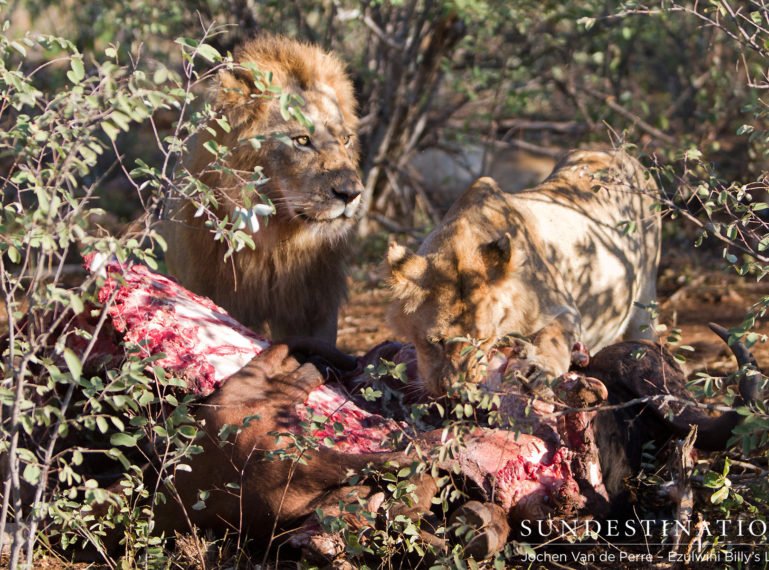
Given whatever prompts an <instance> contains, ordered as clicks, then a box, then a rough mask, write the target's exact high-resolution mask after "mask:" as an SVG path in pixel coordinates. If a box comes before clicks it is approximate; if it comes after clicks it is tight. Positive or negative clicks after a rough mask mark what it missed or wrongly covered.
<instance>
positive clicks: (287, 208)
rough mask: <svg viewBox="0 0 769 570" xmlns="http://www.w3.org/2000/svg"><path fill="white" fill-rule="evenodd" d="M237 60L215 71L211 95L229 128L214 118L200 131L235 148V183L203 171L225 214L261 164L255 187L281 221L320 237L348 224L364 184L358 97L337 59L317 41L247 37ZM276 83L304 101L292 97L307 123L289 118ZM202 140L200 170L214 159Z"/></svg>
mask: <svg viewBox="0 0 769 570" xmlns="http://www.w3.org/2000/svg"><path fill="white" fill-rule="evenodd" d="M234 59H235V61H236V62H237V64H236V65H235V66H234V68H233V69H232V70H231V71H222V72H221V73H220V81H219V83H220V84H219V86H218V88H217V94H216V101H215V104H216V107H217V108H218V110H219V111H220V112H221V113H223V114H224V115H225V116H226V117H227V120H228V121H227V122H228V123H229V131H228V132H225V129H223V128H221V126H218V125H214V127H213V130H214V131H215V134H211V133H208V134H206V135H204V137H203V138H204V139H210V138H212V137H213V138H215V140H216V142H217V143H218V144H219V145H225V146H227V147H228V148H230V149H233V152H232V155H231V157H230V159H229V160H228V164H227V166H228V167H229V168H231V169H233V170H235V171H240V174H241V178H239V180H240V182H238V177H236V176H234V175H233V176H228V175H226V174H222V173H221V172H211V171H209V172H208V173H207V175H208V176H209V179H208V180H206V179H205V178H204V177H203V176H202V175H201V178H202V179H204V181H205V182H207V183H209V185H212V186H216V187H217V189H218V190H219V191H220V192H221V193H223V194H224V195H225V198H226V199H225V200H223V201H222V206H221V207H222V209H223V210H224V212H223V213H225V214H226V213H228V211H229V210H230V209H232V208H234V207H236V206H240V205H241V204H239V202H240V201H241V197H240V193H241V188H242V177H245V178H248V175H249V173H252V172H253V169H254V167H257V166H258V167H262V168H263V173H264V175H265V176H266V177H267V178H268V179H269V180H268V182H267V183H266V184H264V185H263V186H259V187H257V188H256V190H257V191H259V192H262V193H264V194H266V195H267V196H268V197H269V198H270V199H271V200H272V202H273V203H274V204H275V206H276V209H277V212H276V216H277V218H278V220H279V223H280V222H282V223H283V225H284V226H285V225H288V226H289V227H291V226H293V228H294V231H297V230H307V229H309V230H310V231H311V232H312V233H313V234H315V235H317V236H327V237H328V236H338V235H339V233H340V232H342V233H344V232H345V230H349V229H350V228H351V227H352V225H353V223H354V220H355V217H356V215H357V213H358V211H359V209H360V208H359V206H360V201H361V198H360V196H361V193H362V192H363V186H362V184H361V181H360V178H359V176H358V173H357V166H358V146H357V140H356V137H355V132H356V129H357V126H358V118H357V115H356V112H355V100H354V97H353V90H352V84H351V82H350V80H349V79H348V77H347V75H346V73H345V71H344V67H343V64H342V63H341V61H339V59H337V58H336V57H335V56H333V55H332V54H329V53H326V52H324V51H323V50H321V49H320V48H318V47H315V46H312V45H307V44H302V43H299V42H296V41H294V40H290V39H287V38H282V37H272V36H266V37H261V38H259V39H256V40H253V41H251V42H249V43H247V44H245V45H244V46H242V47H241V48H240V49H239V50H237V51H236V52H235V58H234ZM254 69H256V70H258V72H256V74H255V73H254V71H253V70H254ZM275 86H277V87H279V88H280V91H281V92H282V93H283V94H291V95H294V96H296V97H298V98H299V99H300V100H301V101H303V102H304V105H303V106H302V105H301V103H298V104H297V103H291V102H290V103H289V104H290V105H295V106H298V107H299V108H300V109H301V112H302V113H303V114H304V115H305V116H306V117H307V118H309V119H310V121H311V122H312V126H311V127H308V126H306V125H303V124H301V123H300V121H298V120H297V119H296V118H292V117H289V118H288V119H287V120H286V117H285V116H283V115H284V113H282V112H281V103H280V101H279V99H277V98H276V97H275V96H274V91H275ZM284 96H285V95H284ZM284 111H285V108H284ZM205 142H206V140H202V141H200V142H199V144H198V145H197V149H196V151H195V153H194V156H193V159H192V161H191V170H193V172H195V171H197V172H198V173H201V172H204V171H205V169H206V167H207V165H208V164H209V163H210V162H211V160H212V158H213V156H212V155H211V154H210V153H209V152H208V151H207V150H206V149H205V148H204V146H203V145H204V143H205Z"/></svg>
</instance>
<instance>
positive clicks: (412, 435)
mask: <svg viewBox="0 0 769 570" xmlns="http://www.w3.org/2000/svg"><path fill="white" fill-rule="evenodd" d="M114 273H119V274H120V276H121V277H120V279H119V280H118V279H113V278H112V275H113V274H114ZM105 276H106V282H105V286H104V289H103V291H102V295H101V298H102V300H106V299H109V298H113V299H114V303H113V304H112V305H111V306H110V307H109V308H108V311H109V314H110V316H111V317H112V322H113V325H114V328H115V330H116V331H117V332H119V333H120V334H122V335H123V337H124V338H126V339H128V340H131V341H132V342H134V343H136V344H138V345H139V346H140V347H141V350H142V351H143V352H144V353H146V354H145V355H152V354H157V353H159V352H163V353H164V354H165V355H166V356H165V358H164V359H162V360H158V361H157V362H156V364H160V365H162V366H164V367H166V368H167V369H168V370H169V371H171V372H173V373H174V374H176V375H178V376H179V377H181V378H184V379H185V380H187V383H188V385H189V388H190V390H192V391H197V392H199V393H210V392H212V391H213V393H212V394H211V395H210V396H208V398H207V399H205V400H203V401H201V402H200V404H199V405H198V407H197V411H196V413H195V415H196V418H197V420H198V422H199V423H200V425H201V427H202V428H203V429H204V432H205V436H204V438H203V440H202V441H203V447H204V452H203V453H202V454H200V455H197V456H194V457H193V458H192V460H191V462H190V471H189V472H184V471H179V472H177V473H176V475H175V477H174V479H173V480H172V481H171V484H172V487H173V488H174V489H175V491H174V492H175V493H178V495H177V496H178V498H179V499H181V506H179V505H177V506H176V507H173V506H166V507H163V508H161V511H160V512H159V513H158V522H159V523H160V525H161V526H163V527H165V528H167V529H183V528H186V527H187V526H188V525H189V524H196V525H198V526H200V527H206V528H214V529H221V530H231V529H238V530H244V531H248V532H249V533H250V535H251V536H253V537H257V538H263V539H269V538H270V537H272V536H275V534H276V533H279V532H285V531H293V532H292V533H291V539H290V540H291V542H293V543H294V544H295V545H297V546H300V547H304V548H309V549H310V550H311V551H314V552H315V553H318V554H322V555H325V556H334V555H336V554H338V553H339V551H340V548H342V546H341V545H340V543H339V541H338V537H335V536H333V535H329V534H327V533H325V532H323V531H322V528H321V526H320V524H319V522H320V521H319V520H318V519H317V518H316V516H315V515H316V512H317V510H318V509H320V510H321V511H322V512H323V513H324V514H328V515H332V516H338V517H341V518H342V519H344V520H345V521H346V522H347V523H348V525H349V526H350V527H351V528H353V529H355V528H364V527H366V526H367V525H373V524H374V523H375V519H377V518H381V516H382V515H383V513H382V510H381V509H380V507H381V506H382V504H383V501H384V500H385V496H384V495H383V493H382V489H383V485H381V484H380V482H379V481H378V478H377V474H381V473H393V472H397V471H400V470H401V469H402V468H403V467H406V466H410V465H412V464H415V462H416V463H420V462H426V463H428V464H434V465H436V467H437V468H438V469H439V470H441V471H443V472H444V473H446V472H455V473H458V474H459V475H461V477H460V479H461V480H463V481H464V482H465V491H466V492H467V493H468V494H469V495H470V497H471V498H472V497H474V498H476V499H478V502H470V503H467V504H466V505H464V506H459V508H458V509H457V511H458V512H457V513H456V514H455V519H459V518H460V517H461V518H462V519H463V520H464V519H466V520H469V521H470V522H474V524H475V525H476V526H477V527H479V529H481V527H482V529H481V530H482V532H481V533H480V536H479V538H478V539H476V540H475V541H474V542H471V543H470V544H469V545H468V546H469V548H470V550H471V551H472V552H473V553H474V554H476V555H477V556H478V557H482V556H485V555H488V554H490V553H492V552H495V551H497V550H499V549H500V548H501V547H502V546H503V545H504V543H505V540H506V538H507V533H508V529H509V526H508V522H509V521H513V522H514V521H516V520H520V519H541V518H545V517H572V516H579V515H588V516H589V515H595V514H598V515H601V514H604V513H606V512H607V510H608V505H609V503H610V499H611V498H612V497H613V496H614V494H615V490H616V489H615V487H614V486H613V485H612V484H611V482H610V488H609V490H608V492H607V490H606V489H605V488H604V485H603V481H602V477H601V468H600V465H599V462H598V456H599V454H602V455H606V454H609V453H612V451H611V447H610V445H608V444H606V445H605V446H604V448H603V449H601V445H599V446H596V442H597V441H599V442H601V441H602V440H601V437H602V429H599V430H598V433H597V434H596V433H594V430H593V422H592V421H591V419H592V416H593V415H594V414H595V413H596V410H595V406H596V405H598V404H600V403H601V402H602V401H603V400H604V399H605V398H606V395H607V390H606V387H605V386H604V384H603V383H604V382H606V383H608V384H609V385H610V386H612V390H614V391H615V392H616V393H617V394H619V393H620V390H619V389H618V388H616V387H617V386H618V385H625V384H627V385H628V386H631V387H632V386H633V385H634V384H633V382H634V381H633V380H632V378H637V380H635V382H636V383H638V382H641V384H643V382H642V380H645V376H646V375H648V374H647V373H645V372H641V368H638V367H637V361H635V360H631V357H632V356H631V355H632V354H633V352H634V351H635V349H636V348H637V345H633V344H620V345H615V347H609V348H607V349H605V351H602V352H601V353H598V354H597V355H595V356H594V357H593V359H592V362H591V363H590V365H589V366H588V368H579V369H578V371H577V372H575V373H572V374H569V375H567V376H566V377H564V378H562V381H561V384H560V385H559V386H557V387H556V389H555V394H553V395H552V396H553V398H550V399H542V398H537V397H535V395H532V394H530V393H528V391H527V387H526V386H525V384H523V383H521V382H519V381H518V380H517V379H518V377H520V376H525V374H523V375H516V374H515V372H516V371H520V370H522V369H525V367H526V365H527V364H526V363H527V360H526V356H525V353H524V352H525V351H520V350H518V348H517V347H518V345H513V346H511V347H503V348H499V349H497V350H495V351H494V353H493V354H491V355H490V357H489V359H488V363H487V372H488V379H487V383H486V386H484V387H483V389H485V390H490V391H496V392H498V393H501V394H502V395H503V396H504V397H503V398H501V400H500V403H499V406H498V407H499V409H498V411H499V412H500V414H501V416H502V417H503V418H505V419H506V421H507V423H509V424H510V426H512V428H513V429H500V428H474V427H472V426H470V427H469V428H468V429H465V430H464V432H463V433H462V434H461V435H462V437H459V436H457V438H456V441H455V442H454V441H452V440H451V438H448V439H447V432H445V431H444V430H443V429H442V428H437V429H436V428H435V427H431V424H430V422H429V421H425V422H422V424H421V425H420V426H416V425H415V424H409V423H404V422H401V421H397V420H396V419H393V418H392V417H391V416H392V410H388V411H387V412H386V413H383V408H382V404H381V402H380V403H378V404H376V405H377V406H379V409H374V410H371V409H370V408H371V404H370V403H368V402H366V401H365V399H362V398H360V397H358V398H352V397H351V395H350V393H351V392H354V391H355V390H356V389H357V388H358V387H360V385H361V384H364V385H365V383H366V382H367V381H369V380H370V378H369V377H368V375H367V374H366V373H365V364H367V363H372V362H378V361H379V360H380V358H382V357H384V358H386V359H388V360H392V361H395V362H401V363H405V364H406V365H407V366H406V375H407V376H409V377H410V382H409V383H407V384H405V385H403V384H402V383H401V384H400V386H398V390H399V392H402V393H404V394H405V395H404V396H403V398H404V400H405V401H406V403H408V401H409V400H411V401H417V400H419V399H420V398H421V397H422V396H424V393H423V391H422V390H421V389H420V382H419V379H418V377H417V375H416V370H415V366H414V362H415V359H414V354H413V347H409V346H403V345H397V344H395V343H387V344H385V345H383V346H380V347H377V348H376V349H374V350H372V351H370V352H369V354H368V355H367V356H366V357H364V358H363V359H361V361H360V362H359V363H357V364H359V367H358V368H357V370H355V371H348V372H347V373H346V374H343V376H344V377H343V378H342V380H343V382H332V383H329V382H327V379H326V377H325V376H324V375H322V374H320V373H319V371H318V367H317V366H315V365H313V364H311V363H305V364H302V363H301V362H299V361H297V360H296V359H294V358H293V357H292V356H291V355H290V354H289V349H288V348H287V347H285V346H273V347H270V348H267V349H266V350H265V347H266V346H268V345H269V342H268V341H266V340H265V339H258V338H253V335H249V333H248V331H245V330H244V329H242V327H239V325H238V324H237V323H235V322H234V321H233V320H232V319H230V318H229V317H227V316H226V314H224V312H223V311H221V310H220V309H219V308H218V307H216V306H215V305H213V304H211V303H210V301H208V300H206V299H203V298H199V297H197V296H194V295H192V294H190V293H189V292H187V291H185V290H184V289H182V288H181V287H179V286H178V284H176V283H174V282H173V281H171V280H168V279H167V278H164V277H162V276H159V275H157V274H154V273H152V272H149V271H148V270H146V268H141V267H140V266H134V267H119V266H116V265H115V264H112V265H108V266H107V268H106V269H105ZM140 337H141V338H140ZM193 337H195V338H193ZM110 338H113V336H112V333H110V334H108V335H105V339H104V343H103V344H100V345H99V346H101V347H102V348H103V350H102V352H106V353H108V354H115V355H117V354H118V353H119V352H120V350H121V349H120V348H119V347H117V346H114V347H110V346H109V344H110V343H109V339H110ZM652 346H654V345H648V347H652ZM72 348H73V350H74V349H75V348H76V347H72ZM223 348H226V350H224V351H223V350H222V349H223ZM293 348H294V351H295V352H303V353H304V354H305V355H306V356H307V357H308V359H309V360H310V361H312V362H315V363H316V364H319V365H320V364H323V366H321V368H325V369H328V370H329V371H335V370H336V371H340V369H344V368H348V369H349V368H350V367H351V366H352V364H354V363H356V362H355V361H354V360H352V359H350V358H349V357H346V356H345V355H342V354H340V353H338V352H336V351H335V350H333V349H330V348H328V347H324V346H323V345H322V344H320V343H317V342H316V341H313V342H311V343H306V342H305V343H298V344H297V345H296V346H294V347H293ZM612 350H613V352H612ZM263 351H264V352H263ZM224 353H226V354H227V355H228V356H227V357H226V358H221V355H222V354H224ZM648 353H649V354H652V358H654V354H657V352H655V351H653V350H649V351H648ZM659 354H664V353H662V352H660V353H659ZM578 360H579V359H578ZM580 362H581V363H582V364H584V362H582V361H581V360H580ZM623 362H624V363H626V365H627V366H626V367H624V368H623V366H621V365H620V364H621V363H623ZM654 362H655V361H653V360H649V361H648V363H649V366H650V367H651V368H650V369H651V370H652V371H653V370H658V372H657V374H661V375H662V377H666V376H667V377H669V378H670V377H672V376H670V375H671V373H672V372H671V371H672V370H674V369H675V370H678V369H677V368H674V367H675V363H674V362H673V361H672V360H671V361H670V362H668V360H667V358H666V357H665V356H660V357H659V358H658V361H657V364H655V363H654ZM222 364H223V365H224V366H226V367H227V368H226V371H225V372H222V370H221V366H222ZM233 367H234V368H235V370H237V371H234V370H232V368H233ZM661 367H662V368H661ZM664 367H667V368H664ZM238 369H239V370H238ZM233 372H234V374H233ZM679 372H680V371H679ZM634 374H635V376H634ZM591 376H592V377H595V378H599V380H596V379H591V378H590V377H591ZM227 377H229V379H227ZM669 378H668V383H669V382H670V379H669ZM225 379H227V380H226V382H225ZM682 380H683V376H682V375H681V376H680V381H681V382H682ZM668 385H669V384H668ZM658 389H659V387H658ZM353 399H354V400H355V401H351V400H353ZM303 403H304V405H303ZM586 406H592V407H593V409H590V410H586V409H582V408H585V407H586ZM308 407H309V408H310V410H311V411H308ZM367 408H368V409H367ZM564 410H566V411H565V412H564V413H555V412H563V411H564ZM317 417H321V418H326V419H325V420H323V421H321V422H320V423H318V422H315V420H316V419H317ZM700 419H703V420H704V418H700ZM473 420H475V418H473ZM313 422H315V423H317V424H318V425H316V426H313V427H312V428H311V429H310V431H309V434H306V433H305V426H303V425H302V424H312V423H313ZM438 424H440V420H439V421H438ZM335 425H336V426H338V427H339V428H340V429H337V427H333V426H335ZM435 425H436V424H432V426H435ZM227 426H231V428H227ZM519 429H520V430H521V431H524V432H526V433H522V434H516V433H515V432H516V431H517V430H519ZM223 430H224V431H229V433H230V435H229V437H228V438H225V439H226V440H227V442H226V443H224V444H222V442H221V441H220V434H221V433H223ZM276 433H279V434H283V435H281V436H279V437H278V438H276V436H275V434H276ZM607 433H608V432H607ZM303 434H304V435H310V436H312V438H314V440H315V441H318V444H314V445H309V446H305V447H304V448H301V446H299V447H297V446H294V447H292V446H291V445H290V442H291V441H292V440H293V438H294V437H297V436H300V435H303ZM399 438H400V443H397V440H398V439H399ZM459 439H462V440H463V441H462V442H460V441H459ZM388 440H393V442H394V445H395V448H394V449H393V448H391V447H390V446H389V445H388V444H387V442H388ZM447 443H448V444H449V447H452V453H448V454H441V453H440V450H441V448H443V447H446V445H447ZM612 445H613V444H612ZM639 447H640V445H639ZM268 458H271V459H273V460H271V461H265V459H268ZM298 459H301V461H298ZM396 465H397V467H396ZM632 465H633V464H632V463H628V466H629V467H628V468H629V469H631V470H632V469H633V467H632ZM606 467H607V464H606V463H604V468H606ZM433 472H434V471H432V470H430V469H428V470H420V469H415V470H414V472H413V473H412V474H411V475H410V479H409V484H410V485H412V495H413V497H412V502H411V503H410V504H406V505H402V506H400V507H397V508H396V509H395V511H392V512H391V513H397V514H404V515H406V516H411V517H413V518H419V519H420V520H421V521H422V523H423V525H422V536H423V539H424V540H427V541H429V542H432V543H434V544H436V545H437V546H439V547H440V546H441V543H442V540H443V538H442V537H436V536H434V535H432V533H431V530H432V527H433V526H440V525H443V524H444V521H442V520H440V518H436V515H435V514H434V513H433V512H432V510H433V507H432V505H431V502H432V499H433V497H434V495H435V493H436V492H437V486H436V482H435V480H434V479H433V477H432V473H433ZM351 473H352V474H353V475H354V476H356V477H357V478H358V481H357V483H356V484H355V485H350V484H348V483H347V482H346V481H347V480H348V478H349V476H350V474H351ZM620 480H621V478H620ZM385 486H386V485H385ZM199 491H207V492H208V498H207V500H206V508H205V509H201V510H196V509H192V508H191V507H192V505H194V504H196V503H198V499H199V497H200V495H199ZM354 504H360V505H362V507H363V508H364V510H365V511H368V512H370V513H372V514H371V515H361V514H357V513H352V512H350V510H354V509H348V508H347V507H345V505H354ZM168 505H174V502H173V501H170V502H169V503H168ZM180 507H184V509H182V508H180Z"/></svg>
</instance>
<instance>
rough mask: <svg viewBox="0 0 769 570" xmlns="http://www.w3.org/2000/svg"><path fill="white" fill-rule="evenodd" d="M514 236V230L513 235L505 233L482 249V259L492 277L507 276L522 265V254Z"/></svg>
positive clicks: (484, 245)
mask: <svg viewBox="0 0 769 570" xmlns="http://www.w3.org/2000/svg"><path fill="white" fill-rule="evenodd" d="M514 234H515V231H514V230H513V233H510V232H505V233H504V235H502V236H501V237H499V238H498V239H495V240H494V241H491V242H489V243H485V244H483V245H482V246H481V247H480V250H481V257H483V261H484V263H485V264H486V269H487V272H488V274H489V275H490V276H493V275H497V276H504V275H507V274H508V273H510V272H511V271H514V270H515V269H516V268H517V267H518V265H520V261H521V260H520V258H521V252H520V248H519V247H518V246H517V244H516V243H515V239H514V238H513V235H514Z"/></svg>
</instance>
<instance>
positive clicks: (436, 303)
mask: <svg viewBox="0 0 769 570" xmlns="http://www.w3.org/2000/svg"><path fill="white" fill-rule="evenodd" d="M495 188H496V186H494V183H493V181H491V180H490V179H481V180H480V181H479V182H476V184H475V185H474V188H473V190H474V192H473V193H475V194H476V197H479V196H477V194H478V193H483V192H487V191H495ZM467 197H468V194H466V195H465V198H467ZM447 217H450V216H447ZM500 227H501V225H500ZM517 233H519V232H516V229H515V226H512V227H508V228H507V229H501V230H498V231H497V230H495V229H494V228H493V227H492V228H489V227H482V226H481V225H480V224H478V225H474V224H472V223H471V222H469V221H468V220H467V219H465V218H463V217H459V218H455V219H449V220H448V221H446V220H444V222H442V223H441V225H440V226H439V228H438V229H436V231H435V232H434V233H433V234H431V235H430V236H429V237H428V238H427V240H426V241H425V244H423V246H422V249H421V250H420V252H421V253H420V254H415V253H412V252H410V251H408V250H407V249H406V248H405V247H403V246H401V245H398V244H396V243H393V244H391V246H390V249H389V251H388V254H387V262H388V265H389V267H390V272H391V279H390V283H391V288H392V294H393V299H394V302H393V304H392V306H391V309H390V314H389V317H390V324H391V326H392V327H393V329H394V330H395V331H396V333H398V334H400V335H402V336H403V337H405V338H406V339H407V340H409V341H410V342H413V343H414V346H415V348H416V351H417V362H418V368H419V374H420V376H421V378H422V381H423V382H424V386H425V388H426V389H427V390H429V391H430V392H431V393H433V394H435V395H442V394H445V393H446V390H447V388H448V387H449V386H450V385H451V384H452V383H453V382H454V381H456V380H457V379H458V377H459V376H460V375H465V379H466V380H471V381H477V380H479V379H480V376H479V374H481V373H482V366H479V365H478V359H477V355H478V350H471V347H470V345H469V344H468V342H466V341H461V340H457V339H458V338H460V337H465V338H468V339H473V340H474V341H476V342H477V346H476V348H477V349H480V351H481V352H483V353H485V352H486V351H488V350H489V349H490V348H491V347H492V346H493V345H494V344H495V343H496V342H497V341H498V340H499V339H500V338H502V337H503V336H505V335H506V334H509V333H511V332H516V331H520V330H522V328H523V325H524V321H525V320H526V319H527V318H528V315H527V314H526V313H527V310H526V309H523V308H524V307H530V306H536V303H533V305H532V303H531V301H529V300H528V299H527V298H526V293H525V291H524V290H523V289H522V288H521V287H520V286H519V285H517V282H518V274H519V271H520V268H521V265H522V264H523V261H524V257H525V256H524V253H523V249H522V244H521V239H520V236H517V235H516V234H517ZM516 297H517V298H516ZM516 301H518V302H516ZM511 305H513V306H520V307H522V309H521V310H520V311H510V310H509V307H511Z"/></svg>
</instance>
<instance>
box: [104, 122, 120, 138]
mask: <svg viewBox="0 0 769 570" xmlns="http://www.w3.org/2000/svg"><path fill="white" fill-rule="evenodd" d="M101 128H102V130H103V131H104V132H105V133H106V134H107V136H108V137H109V138H110V140H113V141H114V140H115V139H116V138H117V136H118V135H119V134H120V129H118V128H117V127H116V126H115V125H113V124H112V123H110V122H109V121H102V123H101Z"/></svg>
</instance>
